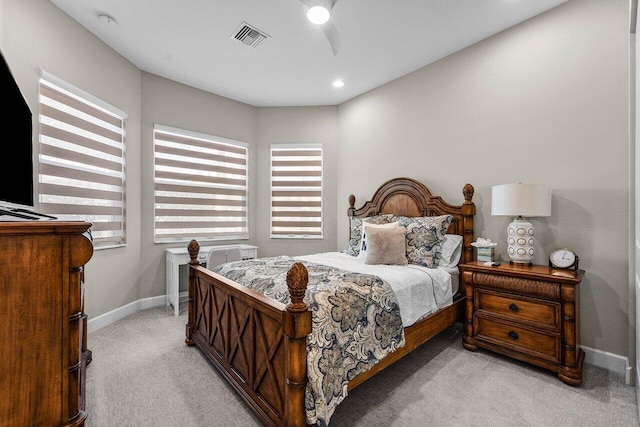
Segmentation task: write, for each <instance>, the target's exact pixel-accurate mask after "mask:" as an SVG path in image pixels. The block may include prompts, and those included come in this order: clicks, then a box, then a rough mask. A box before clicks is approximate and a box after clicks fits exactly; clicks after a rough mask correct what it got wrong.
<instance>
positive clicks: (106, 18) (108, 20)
mask: <svg viewBox="0 0 640 427" xmlns="http://www.w3.org/2000/svg"><path fill="white" fill-rule="evenodd" d="M98 19H100V20H101V21H102V22H104V23H105V24H113V23H114V22H116V20H115V19H113V16H111V15H107V14H106V13H100V14H98Z"/></svg>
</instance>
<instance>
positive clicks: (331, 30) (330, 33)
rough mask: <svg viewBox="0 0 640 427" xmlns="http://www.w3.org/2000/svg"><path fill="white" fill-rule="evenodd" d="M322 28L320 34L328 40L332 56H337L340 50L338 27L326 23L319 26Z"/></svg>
mask: <svg viewBox="0 0 640 427" xmlns="http://www.w3.org/2000/svg"><path fill="white" fill-rule="evenodd" d="M320 27H321V28H322V32H323V33H324V35H325V36H326V37H327V40H329V44H330V45H331V50H333V55H334V56H335V55H337V54H338V51H339V50H340V31H338V27H336V25H335V24H334V23H333V22H332V21H331V20H329V21H327V22H326V23H324V24H322V25H320Z"/></svg>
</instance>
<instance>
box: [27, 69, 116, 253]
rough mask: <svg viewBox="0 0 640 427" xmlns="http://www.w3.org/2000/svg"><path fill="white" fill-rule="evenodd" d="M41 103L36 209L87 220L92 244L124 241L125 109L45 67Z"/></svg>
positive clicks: (99, 246) (75, 219) (98, 246)
mask: <svg viewBox="0 0 640 427" xmlns="http://www.w3.org/2000/svg"><path fill="white" fill-rule="evenodd" d="M39 103H40V116H39V119H40V149H39V156H38V200H39V204H38V209H39V210H40V211H41V212H43V213H46V214H50V215H53V216H55V217H57V218H58V219H62V220H72V221H78V220H82V221H89V222H91V223H92V224H93V225H92V226H91V234H92V236H93V243H94V247H96V248H103V247H111V246H120V245H124V244H125V243H126V238H125V157H124V154H125V150H124V148H125V146H124V143H125V120H126V114H125V113H124V112H121V111H120V110H118V109H117V108H115V107H112V106H110V105H108V104H107V103H105V102H104V101H101V100H98V99H96V98H94V97H92V96H91V95H88V94H86V93H85V92H83V91H82V90H80V89H77V88H75V87H74V86H72V85H70V84H68V83H65V82H62V81H61V80H59V79H57V78H56V77H54V76H51V75H49V74H47V73H45V72H43V73H42V76H41V78H40V101H39Z"/></svg>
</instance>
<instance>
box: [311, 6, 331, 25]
mask: <svg viewBox="0 0 640 427" xmlns="http://www.w3.org/2000/svg"><path fill="white" fill-rule="evenodd" d="M329 16H330V13H329V9H327V8H326V7H324V6H313V7H312V8H310V9H309V10H308V11H307V18H308V19H309V21H311V22H313V23H314V24H318V25H320V24H324V23H325V22H327V21H328V20H329Z"/></svg>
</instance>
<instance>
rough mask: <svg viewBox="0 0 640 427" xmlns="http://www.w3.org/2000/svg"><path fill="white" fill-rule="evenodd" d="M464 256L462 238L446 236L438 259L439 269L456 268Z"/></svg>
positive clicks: (453, 235)
mask: <svg viewBox="0 0 640 427" xmlns="http://www.w3.org/2000/svg"><path fill="white" fill-rule="evenodd" d="M461 255H462V236H460V235H458V234H445V236H444V240H443V241H442V251H441V252H440V259H438V267H455V266H457V265H458V263H459V262H460V256H461Z"/></svg>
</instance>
